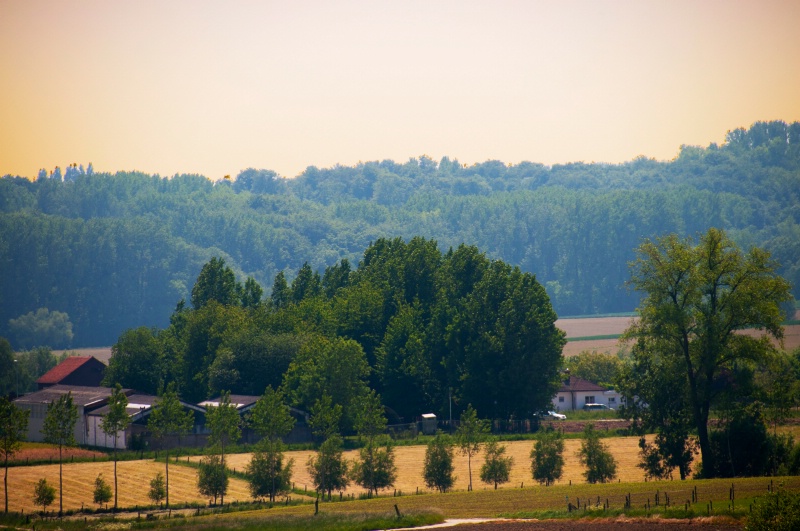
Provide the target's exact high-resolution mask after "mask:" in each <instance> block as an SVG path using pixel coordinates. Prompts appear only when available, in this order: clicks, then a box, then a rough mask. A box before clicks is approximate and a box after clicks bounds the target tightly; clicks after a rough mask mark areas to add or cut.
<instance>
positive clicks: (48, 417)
mask: <svg viewBox="0 0 800 531" xmlns="http://www.w3.org/2000/svg"><path fill="white" fill-rule="evenodd" d="M76 422H78V408H77V407H76V406H75V403H74V402H73V401H72V393H67V394H65V395H61V396H60V397H59V398H58V400H55V401H53V402H51V403H50V404H48V405H47V413H46V414H45V417H44V426H43V427H42V434H43V435H44V442H46V443H50V444H54V445H56V446H58V514H59V515H60V514H62V513H63V511H64V469H63V455H62V451H63V448H64V447H65V446H75V444H76V443H75V423H76Z"/></svg>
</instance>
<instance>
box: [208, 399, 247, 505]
mask: <svg viewBox="0 0 800 531" xmlns="http://www.w3.org/2000/svg"><path fill="white" fill-rule="evenodd" d="M241 420H242V419H241V417H240V416H239V412H238V411H237V410H236V405H235V404H231V393H230V391H224V392H223V393H222V396H221V397H220V400H219V404H218V405H217V406H209V407H208V409H207V413H206V424H208V427H209V428H210V429H211V435H210V436H209V438H208V440H209V442H210V443H211V444H212V445H213V446H215V445H219V448H220V459H219V466H220V469H221V472H220V473H221V474H222V476H226V477H227V471H226V468H225V444H227V443H236V442H237V441H238V440H239V438H240V437H241V436H242V428H241ZM213 463H214V461H212V460H209V466H211V464H213ZM226 485H227V484H226ZM215 492H217V491H215ZM225 492H226V489H221V490H218V493H219V495H220V502H221V503H222V504H223V505H224V504H225ZM214 501H215V502H216V495H215V496H214Z"/></svg>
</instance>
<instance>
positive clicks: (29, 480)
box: [0, 458, 250, 512]
mask: <svg viewBox="0 0 800 531" xmlns="http://www.w3.org/2000/svg"><path fill="white" fill-rule="evenodd" d="M184 459H185V458H184ZM158 472H161V473H162V474H163V473H164V463H158V462H155V461H152V460H142V461H120V462H118V463H117V481H118V483H119V507H120V508H124V507H134V506H136V505H140V506H141V505H149V504H151V503H152V502H151V501H150V499H149V498H148V497H147V492H148V490H149V489H150V480H151V479H153V478H154V477H155V476H156V474H157V473H158ZM98 474H103V478H104V479H105V480H106V482H107V483H108V484H109V485H111V487H112V489H113V487H114V463H113V462H102V463H69V464H65V465H64V510H65V511H66V510H70V509H80V508H81V506H82V505H83V506H86V507H96V505H95V504H93V503H92V495H93V491H94V481H95V478H96V477H97V475H98ZM41 478H45V479H47V483H48V484H49V485H51V486H53V487H55V488H56V500H55V502H54V503H53V505H51V506H50V507H49V508H48V510H51V511H52V510H53V509H55V510H56V511H57V510H58V465H57V464H55V465H37V466H18V467H11V468H9V469H8V506H9V510H12V511H19V510H20V509H24V510H25V512H29V511H33V510H39V509H40V507H35V506H34V505H33V488H34V485H35V484H36V482H37V481H39V480H40V479H41ZM169 485H170V488H169V500H170V504H175V503H184V502H199V503H207V502H208V499H207V498H206V497H204V496H201V495H200V493H199V492H198V491H197V470H196V469H194V468H190V467H186V466H180V465H175V464H170V467H169ZM0 490H2V485H1V484H0ZM225 499H226V501H228V500H231V501H233V500H242V501H243V500H248V499H250V494H249V491H248V490H247V483H246V482H245V481H243V480H240V479H236V478H231V480H230V485H229V487H228V495H227V496H226V498H225ZM112 505H113V499H112V502H111V503H109V507H110V506H112Z"/></svg>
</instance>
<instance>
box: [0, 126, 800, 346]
mask: <svg viewBox="0 0 800 531" xmlns="http://www.w3.org/2000/svg"><path fill="white" fill-rule="evenodd" d="M70 168H71V169H70V170H69V171H68V172H67V176H66V177H65V178H62V177H61V172H60V170H59V171H57V172H54V173H53V174H52V175H48V174H47V172H46V171H42V172H40V177H39V179H37V180H36V181H35V182H31V181H29V180H27V179H21V178H14V177H10V176H6V177H5V178H2V179H0V260H2V263H3V269H2V271H3V275H2V278H0V300H2V302H3V304H0V334H4V335H8V336H9V337H11V339H12V340H14V337H13V334H10V333H9V332H10V331H9V330H8V321H9V320H10V319H14V318H17V317H19V316H21V315H24V314H27V313H29V312H32V311H35V310H37V309H38V308H49V309H50V310H52V311H59V312H66V313H67V314H68V315H69V317H70V319H71V322H72V325H73V333H74V339H73V341H72V346H84V345H102V344H111V343H113V342H114V341H115V340H116V338H117V337H118V336H119V334H120V333H121V332H122V331H123V330H125V329H128V328H133V327H137V326H141V325H145V326H158V327H164V326H166V325H167V323H168V319H169V316H170V315H171V313H172V311H173V310H174V304H175V301H176V300H180V299H182V298H183V299H186V300H188V299H189V295H190V294H189V290H190V288H191V282H192V280H191V279H194V278H196V277H197V274H198V273H199V271H200V268H201V267H202V265H203V264H204V263H206V262H207V261H208V260H209V259H210V258H211V257H213V256H220V257H223V258H224V259H225V260H226V263H227V264H228V265H229V266H231V267H232V268H233V270H234V272H235V273H236V275H237V277H238V278H245V277H246V276H252V277H253V278H254V279H255V281H257V282H258V283H260V284H261V285H263V286H265V287H267V286H270V285H271V284H272V280H273V279H274V278H275V276H276V274H278V273H281V272H282V273H283V274H284V275H285V276H286V277H287V279H289V280H291V278H293V275H294V274H295V272H297V271H298V270H300V268H301V266H302V264H304V263H308V264H309V266H310V268H311V270H312V271H313V272H322V271H324V270H325V268H326V267H329V266H331V265H332V264H335V263H337V261H339V260H341V259H342V258H347V259H349V260H350V261H351V262H352V263H354V264H356V263H357V259H358V255H359V254H360V253H361V251H362V250H363V249H365V248H366V247H367V246H368V245H369V244H370V242H374V241H376V240H378V239H379V238H381V237H389V238H394V237H397V236H400V237H403V238H406V239H409V238H412V237H413V236H416V235H419V236H423V237H426V238H433V239H436V240H437V241H438V242H439V244H440V246H441V247H442V248H443V249H448V248H450V247H453V248H455V247H457V246H458V245H460V244H461V243H466V244H467V245H475V246H477V247H479V248H480V249H482V250H484V251H485V252H486V253H487V255H488V256H489V257H490V258H493V259H500V260H503V261H504V262H506V263H509V264H513V265H516V266H519V267H520V268H521V269H522V270H523V271H526V272H531V273H534V274H535V275H536V278H537V280H538V281H539V282H540V283H541V284H542V285H543V286H544V287H545V289H546V290H547V292H548V294H549V295H550V297H551V300H552V302H553V306H554V308H555V309H556V311H557V312H558V313H559V314H561V315H583V314H594V313H611V312H622V311H632V310H633V309H634V307H635V306H636V303H637V299H636V295H635V294H633V293H631V292H629V291H628V290H626V289H625V287H624V283H625V281H626V280H627V278H628V269H627V262H628V261H630V260H631V259H633V249H634V248H636V246H637V245H638V244H639V243H640V242H641V240H642V238H644V237H654V236H657V235H662V234H666V233H676V234H678V235H695V234H697V233H702V232H705V231H706V230H707V229H708V228H709V227H712V226H714V227H719V228H721V229H724V230H726V231H727V233H728V234H729V235H730V236H731V237H732V238H733V240H734V241H736V242H737V243H738V244H740V245H741V246H742V247H745V248H747V247H750V246H752V245H759V246H761V247H763V248H765V249H767V250H769V251H770V252H772V254H773V256H774V257H775V258H776V259H777V260H778V261H779V262H780V263H781V264H782V269H781V270H780V273H781V274H782V275H783V276H784V277H786V278H787V279H788V280H789V281H790V282H791V283H792V284H793V285H794V286H795V288H794V289H795V291H794V293H795V296H796V297H797V296H798V295H800V293H799V292H798V289H800V209H799V208H798V206H797V205H800V123H792V124H788V125H787V124H785V123H783V122H759V123H756V124H754V125H753V126H752V127H750V128H749V129H747V130H745V129H737V130H734V131H731V132H729V133H728V135H727V137H726V142H725V143H724V144H722V145H721V146H717V145H715V144H711V145H709V146H708V147H705V148H702V147H695V146H682V147H681V149H680V152H679V154H678V155H677V156H676V158H675V159H674V160H672V161H669V162H658V161H655V160H651V159H647V158H644V157H640V158H637V159H635V160H633V161H631V162H628V163H624V164H616V165H611V164H594V163H592V164H585V163H573V164H564V165H554V166H544V165H541V164H535V163H530V162H523V163H520V164H517V165H505V164H503V163H502V162H500V161H487V162H484V163H481V164H475V165H472V166H468V167H466V166H464V165H462V164H460V163H459V162H458V161H456V160H450V159H448V158H447V157H445V158H443V159H442V160H441V161H439V162H436V161H434V160H432V159H430V158H429V157H426V156H422V157H419V158H414V159H410V160H409V161H408V162H406V163H396V162H393V161H388V160H387V161H381V162H367V163H361V164H358V165H356V166H354V167H344V166H336V167H333V168H329V169H318V168H315V167H309V168H308V169H307V170H306V171H305V172H303V174H301V175H300V176H298V177H297V178H295V179H283V178H280V177H279V176H278V175H277V174H275V173H274V172H271V171H268V170H254V169H248V170H245V171H242V172H241V173H240V174H239V175H238V176H236V178H235V179H233V180H232V182H231V181H229V180H223V181H221V182H217V183H214V182H212V181H210V180H208V179H206V178H204V177H202V176H197V175H176V176H174V177H172V178H162V177H159V176H150V175H144V174H140V173H117V174H113V175H111V174H98V173H94V172H93V171H81V170H78V168H77V166H71V167H70Z"/></svg>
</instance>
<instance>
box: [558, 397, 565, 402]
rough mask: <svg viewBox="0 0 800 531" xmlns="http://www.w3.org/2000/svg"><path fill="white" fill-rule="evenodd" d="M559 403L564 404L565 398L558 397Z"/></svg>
mask: <svg viewBox="0 0 800 531" xmlns="http://www.w3.org/2000/svg"><path fill="white" fill-rule="evenodd" d="M558 403H559V404H563V403H564V397H563V396H559V397H558Z"/></svg>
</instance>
